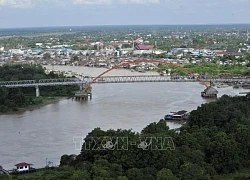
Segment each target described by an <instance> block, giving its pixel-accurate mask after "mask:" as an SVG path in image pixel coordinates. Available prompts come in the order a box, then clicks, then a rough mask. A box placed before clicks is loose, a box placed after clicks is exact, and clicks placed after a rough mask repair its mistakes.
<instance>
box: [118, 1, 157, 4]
mask: <svg viewBox="0 0 250 180" xmlns="http://www.w3.org/2000/svg"><path fill="white" fill-rule="evenodd" d="M120 1H121V3H123V4H158V3H160V0H120Z"/></svg>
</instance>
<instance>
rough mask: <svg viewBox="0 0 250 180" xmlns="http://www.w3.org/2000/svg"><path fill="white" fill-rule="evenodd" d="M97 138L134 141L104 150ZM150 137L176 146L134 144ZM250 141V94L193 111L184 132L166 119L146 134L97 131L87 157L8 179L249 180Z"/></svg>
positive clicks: (86, 149)
mask: <svg viewBox="0 0 250 180" xmlns="http://www.w3.org/2000/svg"><path fill="white" fill-rule="evenodd" d="M93 137H95V138H97V137H98V138H104V137H105V138H107V137H120V138H122V137H127V138H128V142H127V141H120V144H119V145H118V144H116V145H115V146H114V149H102V146H100V144H101V145H103V143H104V144H105V143H106V142H107V141H100V139H99V140H98V139H96V141H92V140H93ZM148 137H154V138H156V137H168V138H171V139H172V141H168V142H167V143H165V146H164V147H165V148H162V147H163V146H162V143H161V141H155V143H154V146H148V148H144V149H142V148H139V146H132V145H131V144H130V142H141V141H140V139H143V141H145V142H148V144H150V142H152V141H149V140H150V138H148ZM91 139H92V140H91ZM249 139H250V94H248V95H246V96H236V97H230V96H227V95H224V96H222V97H221V98H219V99H218V100H217V101H215V102H211V103H207V104H202V105H201V106H199V107H198V108H197V109H196V110H193V111H192V112H190V116H189V118H188V121H187V123H186V124H185V125H183V126H182V127H181V128H180V129H179V131H176V130H173V129H169V127H167V126H166V122H165V121H164V120H160V121H159V122H153V123H151V124H149V125H147V126H146V127H145V128H144V129H143V130H142V131H141V132H133V131H132V130H124V129H117V130H113V129H110V130H107V131H104V130H102V129H100V128H95V129H94V130H92V131H91V132H90V133H89V134H88V135H87V136H86V138H85V141H84V143H83V146H82V150H81V153H80V154H79V155H63V156H62V157H61V161H60V166H59V168H55V169H54V170H43V171H40V172H37V173H34V174H30V175H26V176H12V177H8V176H5V177H2V179H18V180H52V179H53V180H64V179H67V180H91V179H94V180H116V179H117V180H154V179H156V180H218V179H222V180H223V179H225V180H247V179H250V171H249V165H250V141H249ZM112 142H113V141H112ZM98 143H99V144H98ZM171 143H173V144H171ZM89 147H92V148H89ZM93 147H96V148H93ZM98 148H99V149H98Z"/></svg>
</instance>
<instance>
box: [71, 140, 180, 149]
mask: <svg viewBox="0 0 250 180" xmlns="http://www.w3.org/2000/svg"><path fill="white" fill-rule="evenodd" d="M73 140H74V142H75V147H76V150H81V148H82V149H83V150H92V151H100V150H129V149H130V148H133V149H134V148H135V147H136V148H139V149H142V150H175V145H174V142H173V139H172V138H171V137H139V138H137V139H136V140H134V139H133V140H131V139H130V138H128V137H88V138H85V139H83V138H80V137H74V139H73Z"/></svg>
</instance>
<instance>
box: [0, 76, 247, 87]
mask: <svg viewBox="0 0 250 180" xmlns="http://www.w3.org/2000/svg"><path fill="white" fill-rule="evenodd" d="M93 80H95V77H84V78H83V79H82V80H79V79H77V78H67V79H41V80H39V81H38V82H36V81H35V80H23V81H2V82H0V86H5V87H8V88H18V87H37V86H58V85H84V84H87V83H89V82H91V81H93ZM202 81H204V82H209V81H212V82H215V83H217V82H243V83H250V79H246V78H245V79H244V78H242V79H202ZM139 82H198V80H197V79H189V78H182V79H178V78H173V77H172V78H171V77H170V76H160V75H143V76H103V77H101V78H99V79H96V81H95V82H94V83H139Z"/></svg>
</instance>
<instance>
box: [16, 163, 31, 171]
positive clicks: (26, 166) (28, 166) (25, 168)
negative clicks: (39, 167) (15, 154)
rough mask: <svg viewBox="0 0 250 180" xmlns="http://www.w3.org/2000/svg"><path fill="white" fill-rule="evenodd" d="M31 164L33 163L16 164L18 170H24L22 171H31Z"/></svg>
mask: <svg viewBox="0 0 250 180" xmlns="http://www.w3.org/2000/svg"><path fill="white" fill-rule="evenodd" d="M31 165H32V164H28V163H26V162H22V163H18V164H16V165H15V166H16V168H17V171H18V172H22V171H29V170H30V169H31Z"/></svg>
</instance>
